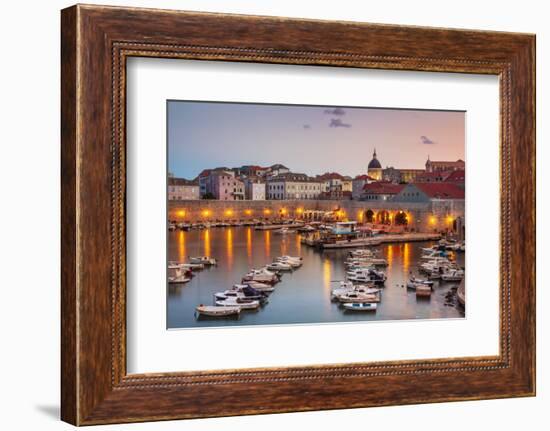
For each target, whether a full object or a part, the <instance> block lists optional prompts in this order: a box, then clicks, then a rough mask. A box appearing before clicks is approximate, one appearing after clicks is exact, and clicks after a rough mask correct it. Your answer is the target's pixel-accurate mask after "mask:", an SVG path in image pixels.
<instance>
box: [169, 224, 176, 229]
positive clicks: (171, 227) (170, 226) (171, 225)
mask: <svg viewBox="0 0 550 431" xmlns="http://www.w3.org/2000/svg"><path fill="white" fill-rule="evenodd" d="M168 230H169V231H174V230H176V224H175V223H170V224H169V225H168Z"/></svg>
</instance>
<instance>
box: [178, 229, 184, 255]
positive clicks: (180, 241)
mask: <svg viewBox="0 0 550 431" xmlns="http://www.w3.org/2000/svg"><path fill="white" fill-rule="evenodd" d="M178 257H179V260H180V262H183V261H185V232H184V231H182V230H180V231H179V232H178Z"/></svg>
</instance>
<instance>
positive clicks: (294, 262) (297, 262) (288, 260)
mask: <svg viewBox="0 0 550 431" xmlns="http://www.w3.org/2000/svg"><path fill="white" fill-rule="evenodd" d="M275 262H281V263H284V264H286V265H290V266H291V267H292V268H299V267H301V266H302V260H301V259H296V258H293V257H290V256H280V257H277V258H275Z"/></svg>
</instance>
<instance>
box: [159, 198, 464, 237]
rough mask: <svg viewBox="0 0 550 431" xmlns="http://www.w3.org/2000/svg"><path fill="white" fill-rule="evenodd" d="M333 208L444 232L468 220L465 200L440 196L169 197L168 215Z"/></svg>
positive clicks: (307, 214)
mask: <svg viewBox="0 0 550 431" xmlns="http://www.w3.org/2000/svg"><path fill="white" fill-rule="evenodd" d="M327 212H333V213H334V214H335V216H336V217H337V219H339V220H355V221H357V222H359V223H363V222H367V221H368V218H369V217H373V218H374V220H376V219H377V218H378V217H380V216H381V215H383V216H384V217H385V219H386V220H388V221H389V224H390V225H392V224H395V222H396V219H397V216H398V215H399V214H402V215H404V216H406V220H407V221H406V223H407V227H408V229H409V230H414V231H416V232H441V231H445V230H450V229H452V227H453V226H452V225H453V222H454V221H455V220H464V214H465V207H464V201H456V200H454V201H453V200H445V199H437V200H431V201H430V202H392V201H377V202H370V201H360V200H321V199H311V200H305V199H302V200H250V201H248V200H247V201H219V200H206V199H201V200H187V201H177V200H176V201H169V202H168V219H169V220H170V221H175V222H181V221H186V222H191V223H197V222H206V221H214V220H221V221H230V220H253V219H261V220H275V219H279V218H295V219H304V220H313V219H315V217H318V216H320V215H321V214H322V213H327Z"/></svg>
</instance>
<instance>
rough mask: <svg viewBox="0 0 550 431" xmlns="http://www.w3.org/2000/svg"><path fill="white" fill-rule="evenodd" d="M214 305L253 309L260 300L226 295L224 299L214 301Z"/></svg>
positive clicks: (257, 305) (258, 304)
mask: <svg viewBox="0 0 550 431" xmlns="http://www.w3.org/2000/svg"><path fill="white" fill-rule="evenodd" d="M216 305H217V306H220V307H240V308H241V309H243V310H255V309H257V308H258V307H259V306H260V301H257V300H255V299H242V298H234V297H228V298H226V299H223V300H218V301H216Z"/></svg>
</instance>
